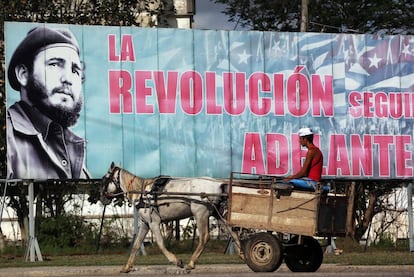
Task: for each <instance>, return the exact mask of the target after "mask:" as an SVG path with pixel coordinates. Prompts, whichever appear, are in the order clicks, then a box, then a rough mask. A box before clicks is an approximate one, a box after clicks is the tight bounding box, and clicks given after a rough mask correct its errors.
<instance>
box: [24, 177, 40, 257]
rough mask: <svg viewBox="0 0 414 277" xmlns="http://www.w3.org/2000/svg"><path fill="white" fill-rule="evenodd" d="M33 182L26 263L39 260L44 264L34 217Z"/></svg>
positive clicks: (31, 185)
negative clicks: (36, 234)
mask: <svg viewBox="0 0 414 277" xmlns="http://www.w3.org/2000/svg"><path fill="white" fill-rule="evenodd" d="M33 186H34V185H33V182H32V181H31V182H29V243H28V247H27V251H26V261H28V260H29V256H30V261H31V262H34V261H35V260H36V257H35V256H36V254H37V259H38V261H39V262H43V257H42V253H40V248H39V244H38V242H37V239H36V236H35V216H34V189H33Z"/></svg>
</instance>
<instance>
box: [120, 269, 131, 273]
mask: <svg viewBox="0 0 414 277" xmlns="http://www.w3.org/2000/svg"><path fill="white" fill-rule="evenodd" d="M130 271H131V269H130V268H123V269H122V270H121V273H129V272H130Z"/></svg>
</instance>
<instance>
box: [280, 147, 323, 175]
mask: <svg viewBox="0 0 414 277" xmlns="http://www.w3.org/2000/svg"><path fill="white" fill-rule="evenodd" d="M315 154H316V151H315V149H310V150H308V152H307V153H306V159H305V162H304V163H303V166H302V168H301V169H300V170H299V171H298V172H297V173H296V174H293V175H290V176H288V177H286V178H285V181H289V180H291V179H297V178H301V177H306V176H308V173H309V170H310V168H311V164H312V160H313V158H314V157H315Z"/></svg>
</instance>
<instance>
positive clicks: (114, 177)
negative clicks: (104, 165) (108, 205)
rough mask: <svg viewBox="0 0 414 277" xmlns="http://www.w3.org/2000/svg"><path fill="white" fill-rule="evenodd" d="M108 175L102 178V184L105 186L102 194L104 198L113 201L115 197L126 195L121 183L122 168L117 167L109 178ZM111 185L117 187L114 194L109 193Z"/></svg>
mask: <svg viewBox="0 0 414 277" xmlns="http://www.w3.org/2000/svg"><path fill="white" fill-rule="evenodd" d="M107 175H108V173H107V174H106V175H105V176H104V177H103V178H102V179H103V180H102V183H103V184H104V190H103V192H102V194H103V196H105V197H106V198H108V199H112V198H114V197H117V196H119V195H122V194H124V191H123V190H122V188H121V181H120V176H121V168H119V167H117V166H115V167H114V168H113V169H112V170H111V172H110V174H109V176H108V177H107ZM110 183H113V184H114V185H115V192H114V193H111V192H108V186H109V184H110Z"/></svg>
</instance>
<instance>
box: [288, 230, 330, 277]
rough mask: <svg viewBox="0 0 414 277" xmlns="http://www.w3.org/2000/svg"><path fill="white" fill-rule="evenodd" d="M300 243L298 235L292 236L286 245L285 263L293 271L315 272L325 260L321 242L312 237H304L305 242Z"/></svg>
mask: <svg viewBox="0 0 414 277" xmlns="http://www.w3.org/2000/svg"><path fill="white" fill-rule="evenodd" d="M297 243H298V237H297V236H296V237H294V238H292V239H291V240H290V241H289V242H288V244H296V245H292V246H288V247H286V256H285V263H286V265H287V267H288V268H289V269H290V270H291V271H293V272H315V271H316V270H318V269H319V267H320V266H321V264H322V260H323V251H322V247H321V245H320V244H319V242H318V241H317V240H316V239H314V238H312V237H303V243H302V244H297Z"/></svg>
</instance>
